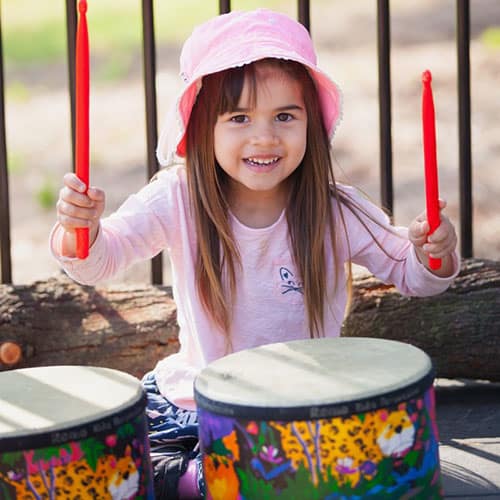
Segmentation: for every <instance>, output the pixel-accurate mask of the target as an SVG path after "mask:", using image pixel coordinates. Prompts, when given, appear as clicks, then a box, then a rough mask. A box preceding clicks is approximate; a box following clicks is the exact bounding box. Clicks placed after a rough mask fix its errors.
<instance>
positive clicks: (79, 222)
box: [57, 214, 91, 231]
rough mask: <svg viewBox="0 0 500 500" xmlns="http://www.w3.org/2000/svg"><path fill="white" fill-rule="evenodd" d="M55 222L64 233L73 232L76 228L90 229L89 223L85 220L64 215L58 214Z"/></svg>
mask: <svg viewBox="0 0 500 500" xmlns="http://www.w3.org/2000/svg"><path fill="white" fill-rule="evenodd" d="M57 220H58V221H59V223H60V224H61V226H62V227H64V229H65V230H66V231H74V230H75V229H78V228H84V227H90V226H91V222H90V221H89V220H87V219H80V218H78V217H71V216H69V215H65V214H59V215H58V216H57Z"/></svg>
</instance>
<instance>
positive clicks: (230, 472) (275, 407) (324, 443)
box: [195, 338, 442, 500]
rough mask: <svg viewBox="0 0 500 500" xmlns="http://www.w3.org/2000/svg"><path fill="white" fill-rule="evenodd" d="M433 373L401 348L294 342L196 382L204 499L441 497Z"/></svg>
mask: <svg viewBox="0 0 500 500" xmlns="http://www.w3.org/2000/svg"><path fill="white" fill-rule="evenodd" d="M433 380H434V375H433V369H432V364H431V361H430V359H429V357H428V356H427V355H426V354H425V353H424V352H423V351H421V350H420V349H417V348H416V347H413V346H411V345H408V344H403V343H400V342H394V341H389V340H380V339H368V338H335V339H314V340H298V341H291V342H285V343H278V344H270V345H265V346H261V347H258V348H254V349H248V350H245V351H240V352H238V353H235V354H231V355H229V356H227V357H225V358H222V359H219V360H217V361H215V362H213V363H211V364H210V365H209V366H208V367H207V368H205V369H204V370H203V371H202V372H201V373H200V375H199V376H198V377H197V379H196V381H195V400H196V403H197V406H198V415H199V425H200V442H201V448H202V452H203V468H204V474H205V482H206V487H207V498H208V499H209V500H210V499H212V500H219V499H220V500H222V499H223V500H233V499H234V500H241V499H243V498H244V499H245V500H250V499H255V500H260V499H274V498H276V499H278V498H286V499H297V500H304V499H307V500H311V499H325V500H333V499H341V498H343V499H361V498H363V499H364V498H374V499H375V498H377V499H401V498H405V499H410V498H415V499H423V498H425V499H426V500H429V499H436V498H442V492H441V478H440V467H439V454H438V434H437V428H436V418H435V406H434V391H433Z"/></svg>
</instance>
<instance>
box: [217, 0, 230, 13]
mask: <svg viewBox="0 0 500 500" xmlns="http://www.w3.org/2000/svg"><path fill="white" fill-rule="evenodd" d="M228 12H231V0H219V13H220V14H227V13H228Z"/></svg>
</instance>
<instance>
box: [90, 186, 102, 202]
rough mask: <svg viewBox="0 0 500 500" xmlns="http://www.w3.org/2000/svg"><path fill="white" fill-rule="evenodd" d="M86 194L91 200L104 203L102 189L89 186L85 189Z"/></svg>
mask: <svg viewBox="0 0 500 500" xmlns="http://www.w3.org/2000/svg"><path fill="white" fill-rule="evenodd" d="M87 195H88V197H89V198H90V199H91V200H93V201H96V202H99V203H104V199H105V194H104V191H103V190H102V189H99V188H96V187H90V188H89V189H88V191H87Z"/></svg>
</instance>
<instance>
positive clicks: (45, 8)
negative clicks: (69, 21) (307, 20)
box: [0, 0, 294, 66]
mask: <svg viewBox="0 0 500 500" xmlns="http://www.w3.org/2000/svg"><path fill="white" fill-rule="evenodd" d="M87 3H88V11H87V19H88V25H89V38H90V49H91V53H92V54H96V55H101V56H104V57H111V56H112V55H113V54H115V53H116V52H124V53H127V52H130V51H131V50H133V49H136V50H140V49H141V39H142V23H141V19H142V8H141V2H139V1H138V0H88V2H87ZM292 3H293V2H292ZM264 4H265V5H266V6H268V7H270V8H276V9H280V10H284V11H288V12H289V13H292V12H293V11H292V12H290V6H291V5H292V4H291V3H290V2H289V1H285V0H267V1H266V2H262V1H258V0H239V1H236V0H234V1H233V2H232V8H233V10H235V9H244V10H246V9H252V8H255V7H258V6H259V5H260V6H262V5H264ZM0 7H1V19H2V31H3V33H2V36H3V48H4V55H5V61H6V64H7V65H9V64H11V65H15V66H26V65H31V64H43V63H49V62H54V61H58V60H62V59H64V58H65V57H66V23H65V19H66V8H65V2H63V1H62V0H59V1H54V0H51V1H45V2H44V1H40V0H4V2H2V3H1V4H0ZM293 8H294V6H293ZM154 12H155V32H156V40H157V43H158V44H160V43H168V42H170V43H182V41H183V40H184V39H185V38H186V37H187V36H188V35H189V33H190V32H191V31H192V29H193V27H194V26H195V25H197V24H199V23H200V22H202V21H204V20H206V19H208V18H210V17H212V16H214V15H216V14H217V12H218V2H217V1H216V0H178V1H176V2H167V1H166V0H156V1H155V2H154ZM122 60H123V59H122Z"/></svg>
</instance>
